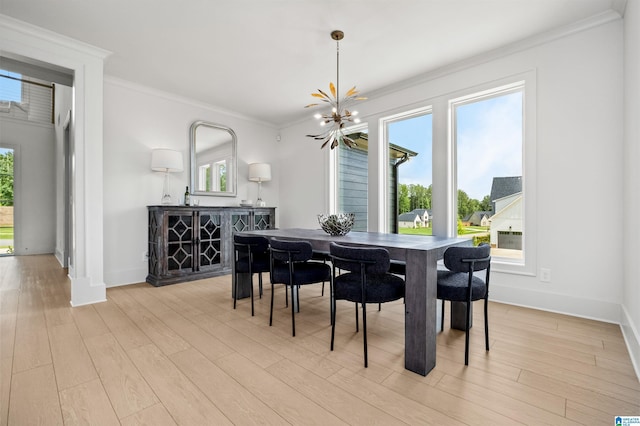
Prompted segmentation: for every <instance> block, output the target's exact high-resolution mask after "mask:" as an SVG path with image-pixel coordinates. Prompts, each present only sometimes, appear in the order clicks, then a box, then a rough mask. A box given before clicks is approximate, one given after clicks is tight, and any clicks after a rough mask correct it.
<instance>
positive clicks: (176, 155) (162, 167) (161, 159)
mask: <svg viewBox="0 0 640 426" xmlns="http://www.w3.org/2000/svg"><path fill="white" fill-rule="evenodd" d="M183 169H184V167H183V164H182V152H180V151H175V150H173V149H162V148H160V149H154V150H153V151H151V170H153V171H155V172H181V171H182V170H183Z"/></svg>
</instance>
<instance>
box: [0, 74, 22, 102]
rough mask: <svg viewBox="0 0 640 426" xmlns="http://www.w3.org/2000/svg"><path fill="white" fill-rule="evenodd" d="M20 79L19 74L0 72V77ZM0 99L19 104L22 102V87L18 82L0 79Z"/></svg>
mask: <svg viewBox="0 0 640 426" xmlns="http://www.w3.org/2000/svg"><path fill="white" fill-rule="evenodd" d="M2 75H5V76H10V77H15V78H21V77H22V76H21V75H20V74H16V73H13V72H9V71H5V70H0V76H2ZM0 99H3V100H9V101H16V102H20V101H21V100H22V87H21V85H20V82H19V81H16V80H12V79H9V78H3V77H0Z"/></svg>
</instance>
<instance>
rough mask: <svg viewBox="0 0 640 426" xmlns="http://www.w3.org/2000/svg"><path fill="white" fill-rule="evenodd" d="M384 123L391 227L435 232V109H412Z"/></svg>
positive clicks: (398, 230) (397, 230)
mask: <svg viewBox="0 0 640 426" xmlns="http://www.w3.org/2000/svg"><path fill="white" fill-rule="evenodd" d="M383 122H384V126H385V134H386V142H387V147H388V157H389V169H388V181H389V195H388V206H389V216H388V218H387V220H388V222H389V224H388V230H389V232H393V233H402V234H418V235H431V234H432V232H431V229H432V228H431V225H432V209H431V207H432V205H431V184H432V171H431V165H432V161H431V158H432V115H431V110H430V109H429V108H427V109H420V110H416V111H411V112H408V113H403V114H400V115H397V116H393V117H389V118H386V119H384V120H383Z"/></svg>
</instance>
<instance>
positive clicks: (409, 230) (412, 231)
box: [398, 228, 433, 235]
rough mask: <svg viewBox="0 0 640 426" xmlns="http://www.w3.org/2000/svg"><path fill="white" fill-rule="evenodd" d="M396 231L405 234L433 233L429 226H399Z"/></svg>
mask: <svg viewBox="0 0 640 426" xmlns="http://www.w3.org/2000/svg"><path fill="white" fill-rule="evenodd" d="M398 233H399V234H407V235H433V234H432V229H431V228H399V229H398Z"/></svg>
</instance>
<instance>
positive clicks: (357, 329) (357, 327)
mask: <svg viewBox="0 0 640 426" xmlns="http://www.w3.org/2000/svg"><path fill="white" fill-rule="evenodd" d="M358 322H359V320H358V302H356V333H357V332H358V331H360V329H359V328H360V327H359V325H358Z"/></svg>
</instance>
